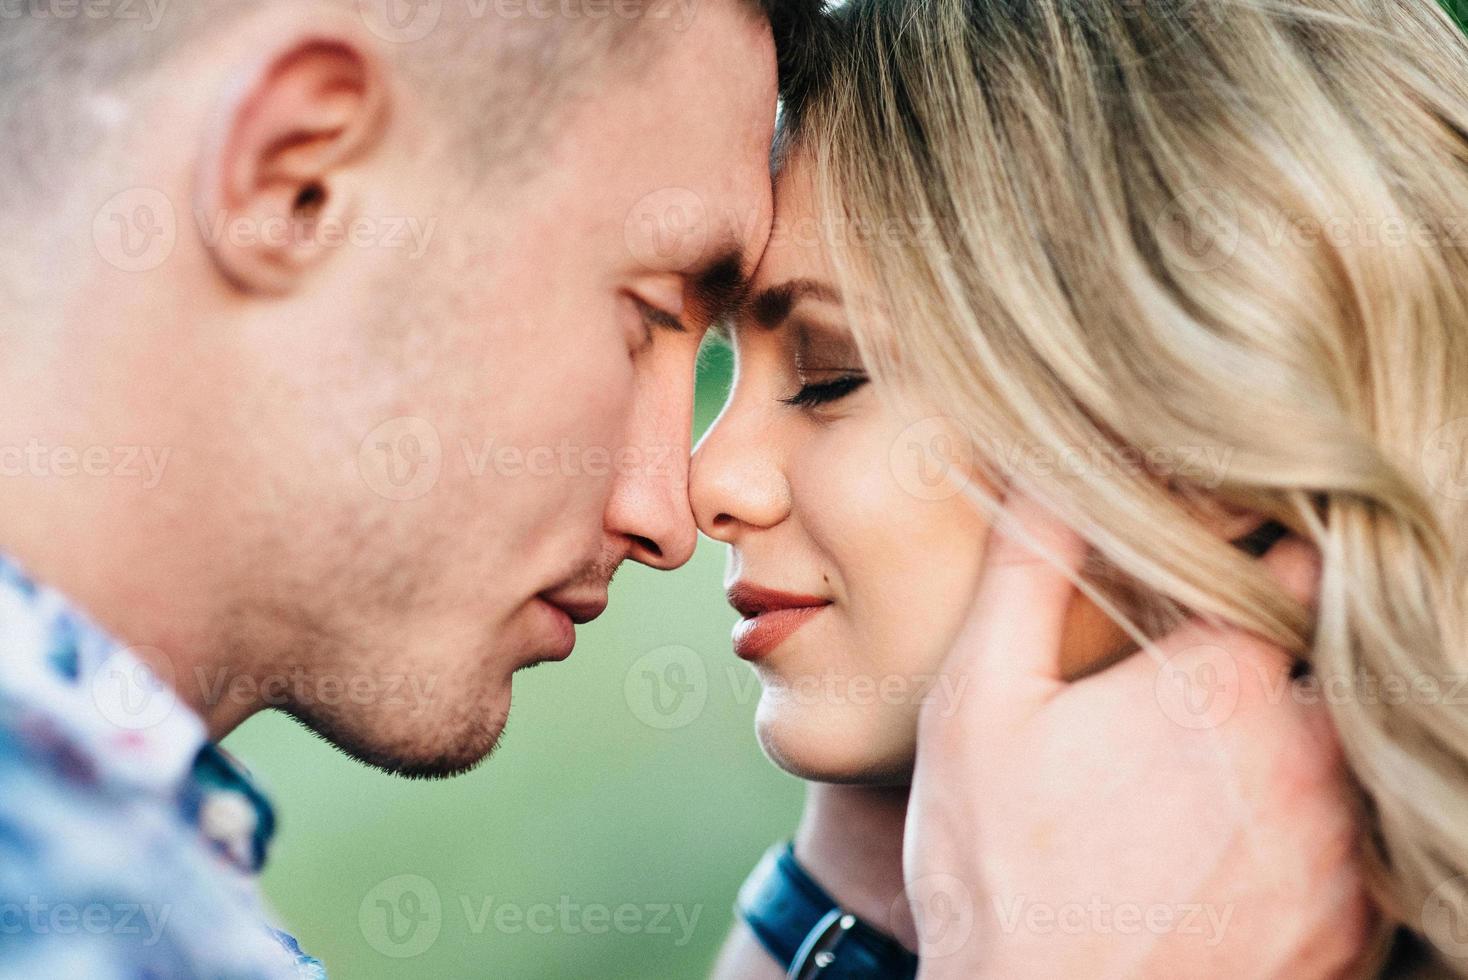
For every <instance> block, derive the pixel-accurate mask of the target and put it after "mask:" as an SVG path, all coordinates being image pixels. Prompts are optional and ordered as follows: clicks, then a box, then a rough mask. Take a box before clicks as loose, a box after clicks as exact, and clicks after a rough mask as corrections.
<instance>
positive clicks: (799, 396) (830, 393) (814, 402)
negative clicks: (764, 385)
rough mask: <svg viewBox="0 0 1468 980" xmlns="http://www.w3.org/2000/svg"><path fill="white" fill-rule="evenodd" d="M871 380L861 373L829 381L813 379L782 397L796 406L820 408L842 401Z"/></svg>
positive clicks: (787, 403)
mask: <svg viewBox="0 0 1468 980" xmlns="http://www.w3.org/2000/svg"><path fill="white" fill-rule="evenodd" d="M868 380H870V379H868V378H867V376H866V375H864V374H860V373H855V372H853V373H851V374H844V375H841V376H840V377H837V378H832V379H831V380H829V381H812V382H807V383H805V384H803V385H801V387H800V390H799V391H797V392H796V393H795V394H793V395H791V396H790V397H789V398H782V399H780V400H781V401H783V402H784V403H785V404H786V405H790V406H792V407H795V408H819V407H820V406H822V405H829V404H831V403H832V402H837V401H840V400H841V399H843V398H845V397H846V396H847V395H849V394H851V393H852V392H854V391H856V390H857V389H859V388H861V387H862V386H863V385H865V384H866V383H867V381H868Z"/></svg>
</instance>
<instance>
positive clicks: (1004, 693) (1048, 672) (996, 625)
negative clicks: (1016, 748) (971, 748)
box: [945, 492, 1087, 721]
mask: <svg viewBox="0 0 1468 980" xmlns="http://www.w3.org/2000/svg"><path fill="white" fill-rule="evenodd" d="M1086 551H1087V547H1086V543H1085V542H1084V541H1083V540H1082V539H1081V538H1080V536H1079V535H1077V534H1076V533H1075V532H1074V531H1072V530H1071V529H1070V528H1069V527H1068V526H1066V525H1065V524H1064V523H1063V522H1062V521H1061V520H1060V519H1059V518H1057V517H1056V516H1055V515H1054V514H1052V513H1051V512H1050V511H1049V510H1048V509H1047V508H1046V507H1045V506H1044V505H1042V504H1041V503H1039V502H1038V501H1036V500H1035V499H1034V498H1033V497H1030V496H1027V495H1024V494H1020V493H1013V492H1011V493H1010V494H1009V495H1008V496H1007V497H1006V499H1005V500H1004V503H1003V506H1002V509H1001V512H1000V517H999V518H998V519H997V520H996V523H995V525H994V527H993V528H992V529H991V530H990V532H989V540H988V543H987V545H986V547H985V553H984V562H983V566H982V571H981V572H980V578H979V585H978V589H977V591H976V593H975V596H974V601H973V604H972V606H971V607H970V609H969V614H968V618H967V620H966V621H965V623H964V627H963V629H962V631H961V632H960V634H959V638H958V640H957V642H956V643H955V644H954V647H953V649H952V651H951V652H950V653H949V656H948V660H947V663H946V664H945V670H946V671H947V672H948V673H949V674H950V675H954V676H953V678H952V679H953V681H954V682H955V683H957V682H960V681H964V680H965V678H967V680H971V681H972V682H973V684H972V688H971V689H972V690H975V691H978V692H983V696H982V701H983V705H982V707H981V709H980V710H981V711H983V712H984V714H985V717H986V718H987V719H988V720H990V721H995V720H1000V716H1001V715H1009V716H1012V717H1020V718H1022V717H1027V716H1028V715H1029V714H1031V713H1033V711H1034V710H1036V709H1037V708H1038V707H1039V706H1040V705H1042V704H1043V703H1044V702H1045V701H1047V700H1049V698H1050V697H1051V696H1053V695H1054V693H1055V692H1056V691H1058V690H1059V689H1060V688H1062V687H1063V686H1064V685H1063V681H1062V679H1061V671H1060V648H1061V639H1062V634H1063V632H1064V626H1065V617H1066V610H1067V609H1068V608H1069V606H1070V602H1071V599H1072V598H1073V597H1074V595H1075V586H1074V584H1073V583H1072V581H1071V576H1074V575H1075V574H1076V573H1077V572H1078V571H1079V569H1080V567H1081V563H1082V562H1083V561H1084V560H1085V557H1086Z"/></svg>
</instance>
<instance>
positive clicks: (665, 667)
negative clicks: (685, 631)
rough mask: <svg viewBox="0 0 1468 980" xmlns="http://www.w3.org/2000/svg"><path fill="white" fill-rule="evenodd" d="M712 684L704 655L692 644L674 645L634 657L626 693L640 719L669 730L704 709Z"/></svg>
mask: <svg viewBox="0 0 1468 980" xmlns="http://www.w3.org/2000/svg"><path fill="white" fill-rule="evenodd" d="M708 686H709V685H708V668H707V667H705V666H704V663H703V658H702V657H700V656H699V655H698V654H697V653H695V652H694V651H693V650H690V649H689V648H688V647H685V646H677V645H673V646H665V647H658V648H657V649H656V650H653V651H650V652H648V653H645V654H643V655H642V656H641V657H638V658H637V659H636V660H635V661H633V663H632V666H631V667H630V668H628V670H627V678H626V681H625V682H624V684H623V694H624V695H626V698H627V707H629V708H631V709H632V714H633V715H635V716H636V717H637V719H638V720H639V721H641V722H642V723H643V724H645V725H647V726H648V727H649V728H658V729H663V730H665V731H666V730H670V729H674V728H682V727H684V726H685V725H688V724H690V723H691V722H692V721H693V720H694V719H696V718H697V717H698V716H699V715H701V714H702V713H703V708H704V705H705V704H706V703H707V702H708Z"/></svg>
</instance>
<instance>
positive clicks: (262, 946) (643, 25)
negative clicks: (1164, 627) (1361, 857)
mask: <svg viewBox="0 0 1468 980" xmlns="http://www.w3.org/2000/svg"><path fill="white" fill-rule="evenodd" d="M772 6H773V7H774V9H773V10H772V11H771V10H764V9H761V8H760V7H759V6H757V5H755V4H753V3H752V2H751V0H705V2H703V3H700V4H698V5H696V6H691V5H681V6H680V5H678V4H673V3H654V4H648V5H643V6H636V7H631V6H627V5H623V6H615V5H614V6H611V7H610V8H608V7H607V6H604V5H599V4H590V3H588V4H587V5H586V6H585V7H584V8H582V7H578V6H576V5H574V4H572V5H569V6H568V5H565V4H562V5H560V6H559V7H558V8H557V10H556V11H555V12H553V16H550V17H546V16H544V9H543V8H541V7H536V6H534V5H532V4H524V5H518V4H499V5H496V4H492V3H484V4H479V3H471V2H468V0H464V2H462V3H459V2H450V0H427V2H417V3H411V4H408V3H400V2H398V0H361V2H351V0H329V2H322V0H316V2H311V3H305V2H292V0H263V2H254V3H245V2H242V0H239V2H232V0H192V2H190V3H186V4H178V5H173V6H166V5H165V6H163V7H148V8H147V12H146V15H144V16H141V17H139V16H134V15H135V14H139V13H140V8H137V7H124V6H121V5H119V6H117V7H116V8H115V9H114V8H109V7H105V6H98V5H83V6H81V7H65V8H63V7H62V6H59V5H58V6H54V7H50V8H48V7H45V6H42V5H37V4H30V5H28V6H24V7H10V8H6V9H7V10H8V11H9V12H8V13H6V15H5V21H4V23H3V25H0V27H3V30H0V120H3V126H4V131H5V133H6V139H5V140H4V142H3V144H0V153H3V154H4V155H5V156H6V158H7V159H6V161H5V162H6V172H7V176H8V179H7V180H6V181H5V182H4V183H3V184H0V214H3V215H4V218H5V227H6V232H7V234H6V237H5V246H4V248H3V251H0V281H3V288H0V336H3V338H4V351H5V356H4V357H3V358H0V465H3V467H4V471H3V480H0V554H3V556H4V557H3V559H0V624H3V630H0V909H3V911H4V912H5V915H4V917H3V918H0V933H3V934H4V936H5V945H4V946H3V947H0V949H3V953H0V972H3V973H4V974H6V975H15V976H26V977H34V976H61V977H72V976H78V977H81V976H85V977H104V976H137V975H152V976H196V975H207V976H231V977H257V976H258V977H276V976H319V975H320V973H321V967H320V964H318V963H317V962H316V961H315V960H313V959H312V958H311V957H309V956H308V955H306V954H305V953H302V952H301V951H300V950H299V949H298V948H297V947H296V946H295V943H294V941H293V940H291V939H290V938H289V937H288V936H284V935H283V934H279V933H275V932H273V931H271V930H269V929H268V928H266V927H265V926H264V925H263V913H262V912H261V909H260V903H259V900H258V897H257V895H256V892H255V889H254V886H253V881H252V876H253V875H254V874H255V873H256V872H258V870H259V867H260V865H261V863H262V862H263V860H264V857H265V852H266V848H267V845H268V842H269V837H270V831H271V828H272V824H273V817H272V814H271V811H270V808H269V805H268V803H267V802H266V801H265V800H264V798H263V797H262V796H261V795H260V794H259V793H258V791H256V790H255V789H254V787H253V786H252V785H251V784H250V783H249V780H248V778H247V777H246V776H245V775H244V774H243V773H242V772H241V771H240V770H239V769H238V767H237V766H236V765H235V764H234V763H233V762H232V761H231V760H230V759H229V758H228V757H226V756H225V755H224V754H223V753H222V752H221V751H220V750H219V749H217V748H216V747H215V745H214V743H215V742H216V741H217V740H218V739H220V738H221V737H223V736H224V735H225V734H226V733H228V732H229V731H231V730H232V729H233V728H234V727H236V726H237V725H238V724H240V723H241V722H242V721H243V720H244V719H245V718H247V717H249V716H250V715H251V714H253V713H254V712H256V711H259V710H262V709H264V708H267V707H277V708H280V709H282V710H285V711H287V712H289V713H291V714H293V715H295V716H296V717H297V718H299V719H300V720H301V721H302V722H304V723H305V724H306V725H308V726H309V727H311V728H312V729H314V730H315V731H317V732H319V733H320V734H322V735H323V736H324V737H326V738H327V739H329V740H330V741H332V742H333V743H334V744H336V745H337V746H339V747H340V748H342V749H343V750H344V751H346V752H348V753H350V754H351V755H353V756H355V757H356V758H358V759H361V760H363V761H364V762H367V763H369V764H372V765H376V766H378V767H381V768H383V769H387V770H390V771H394V772H398V773H401V774H404V775H407V776H417V777H435V776H446V775H451V774H453V773H457V772H461V771H463V770H466V769H468V768H470V767H472V766H473V765H475V764H476V763H477V762H479V761H480V760H481V759H483V758H484V757H485V756H486V755H487V754H488V753H489V752H491V751H492V749H493V747H494V745H495V742H496V740H497V738H498V737H499V735H500V732H501V730H502V728H503V726H504V721H505V715H506V713H507V711H508V705H509V695H510V686H511V678H512V675H513V673H514V672H515V671H516V670H518V669H520V668H522V667H525V666H529V665H531V664H535V663H539V662H543V661H546V660H558V659H562V658H564V657H565V656H566V655H568V654H569V653H570V650H571V647H572V645H573V644H574V639H575V634H574V624H576V623H579V622H584V621H587V620H589V619H592V618H594V617H595V616H596V615H597V614H598V613H599V612H600V611H601V609H602V608H603V606H604V604H605V602H606V588H607V583H608V581H609V579H610V577H611V574H612V572H613V570H614V569H615V568H616V567H617V565H618V564H619V563H621V562H622V561H625V560H628V559H631V560H634V561H640V562H643V563H645V564H648V565H651V566H653V567H657V568H673V567H676V566H678V565H680V564H682V563H683V562H684V561H685V560H686V559H687V558H688V556H689V554H690V552H691V549H692V547H693V543H694V530H693V523H692V518H691V515H690V512H689V506H688V501H687V497H686V476H687V458H688V444H687V443H688V436H689V431H688V430H689V424H688V423H689V415H690V411H691V400H692V375H693V363H694V357H695V354H696V351H697V348H698V346H699V342H700V339H701V335H702V332H703V330H704V328H705V327H706V326H707V325H708V324H709V322H710V321H712V320H713V319H714V318H715V317H717V316H718V315H719V314H720V313H721V312H722V311H723V310H724V309H726V308H727V307H729V306H730V305H732V304H733V303H735V302H737V301H738V299H739V296H740V293H741V289H742V283H743V280H744V277H745V276H746V275H747V274H748V272H749V271H750V270H751V269H752V268H753V267H754V265H755V263H756V262H757V260H758V258H759V256H760V254H761V252H762V251H763V248H764V245H765V240H766V237H767V236H768V234H769V227H770V220H771V216H770V207H771V205H770V182H769V176H768V171H767V166H766V155H767V151H768V147H769V143H770V138H771V133H772V128H773V127H772V124H773V116H774V106H775V99H776V92H777V78H778V76H779V75H780V74H783V75H784V81H785V82H786V86H787V90H789V89H790V86H791V85H793V84H795V83H796V82H798V80H799V77H800V71H801V68H800V63H799V60H798V59H797V58H795V57H793V56H792V52H793V51H795V50H797V49H798V47H799V37H800V31H799V28H800V26H801V25H802V23H804V22H806V21H808V20H809V19H810V18H811V17H812V16H813V7H812V6H811V5H806V4H801V3H797V2H794V0H787V2H782V3H780V4H778V5H772ZM608 10H611V11H613V12H615V11H623V12H625V11H629V10H631V11H634V14H635V15H634V16H631V17H628V16H625V15H619V14H616V13H613V14H612V15H610V16H607V15H606V11H608ZM597 11H601V12H602V13H601V14H598V13H597ZM583 15H584V16H583ZM776 39H778V40H780V41H781V42H782V48H783V50H782V53H781V58H780V59H779V63H778V64H777V53H776V45H775V43H774V41H775V40H776ZM777 68H778V69H780V70H779V71H777ZM464 447H469V448H470V449H471V450H473V451H471V452H468V453H466V452H464V451H463V448H464ZM145 668H146V669H145ZM403 677H406V679H407V682H408V683H409V685H410V686H412V687H413V689H414V690H415V691H417V692H420V693H422V694H423V695H425V697H423V698H421V699H420V701H418V702H415V703H416V704H418V706H420V707H421V710H419V711H416V712H415V713H414V715H413V716H412V717H411V718H410V717H405V713H404V712H402V711H401V710H400V708H399V703H400V702H399V701H398V700H396V699H394V698H392V697H391V696H390V694H389V691H390V690H392V689H396V687H397V686H399V685H397V684H394V685H393V686H392V687H391V688H390V686H389V685H388V683H387V681H388V679H389V678H403ZM344 692H345V695H346V696H343V695H344ZM960 743H961V740H960V739H956V738H948V739H945V740H944V741H943V742H942V743H937V745H936V749H935V752H934V753H930V754H929V755H928V757H927V758H928V759H929V760H932V761H934V762H937V761H942V760H943V759H945V758H946V759H947V762H948V765H947V766H946V768H944V769H941V770H938V769H933V768H932V767H929V769H927V770H925V771H931V772H934V773H935V775H934V776H933V777H932V778H927V779H925V780H924V785H925V786H933V785H937V786H939V787H940V788H939V789H937V790H933V789H924V788H923V787H920V792H921V793H923V794H926V795H925V796H924V799H927V800H932V799H935V798H941V797H942V796H943V794H944V792H946V791H945V790H943V789H942V788H941V787H942V786H943V785H944V784H945V783H946V784H947V786H948V787H949V790H951V791H952V794H953V798H954V799H955V800H956V801H962V800H963V799H966V798H967V797H966V796H965V795H964V793H961V792H959V790H961V789H962V790H964V792H969V791H972V788H964V787H961V786H958V785H957V783H956V781H955V779H954V776H953V774H955V773H957V774H959V776H960V778H961V774H962V773H964V772H965V771H973V769H972V767H971V766H970V767H966V766H965V762H966V761H967V760H966V757H965V755H964V753H965V751H966V749H965V746H964V745H962V744H960ZM1264 748H1265V749H1266V750H1267V748H1268V745H1265V746H1264ZM939 774H940V775H939ZM918 802H919V803H921V802H922V800H919V801H918ZM1206 803H1207V801H1206V798H1205V799H1204V800H1202V801H1201V802H1197V803H1195V804H1192V805H1196V806H1205V805H1206ZM916 809H917V810H919V811H923V810H928V811H931V810H932V809H933V808H932V807H931V806H927V807H924V806H919V807H917V808H916ZM946 826H950V824H948V823H945V822H944V821H941V820H938V819H934V820H933V821H931V822H930V823H928V824H922V825H919V826H918V827H916V828H915V833H914V835H913V839H914V840H924V841H930V842H932V844H933V846H932V847H931V850H930V853H931V854H932V855H935V856H939V855H941V856H942V858H943V861H942V862H940V863H941V865H942V867H941V868H936V867H934V866H932V864H931V862H929V863H928V864H920V863H919V862H916V861H915V862H914V867H915V868H921V870H922V871H923V872H924V873H925V874H926V875H928V876H929V877H931V875H932V874H934V873H937V872H938V871H939V870H942V871H945V872H946V871H951V872H954V873H955V874H961V875H967V874H968V873H969V871H970V870H971V869H972V866H973V864H972V862H974V861H975V860H981V859H979V858H974V857H970V856H968V852H966V851H965V850H964V849H963V845H964V844H965V841H966V836H965V835H966V831H965V830H957V831H953V832H949V833H945V827H946ZM952 826H959V825H958V824H953V825H952ZM1291 894H1293V893H1291ZM1290 897H1291V896H1289V895H1286V896H1282V897H1281V899H1280V901H1281V902H1282V903H1287V902H1288V900H1289V898H1290ZM124 916H126V921H124V920H123V917H124ZM1302 941H1303V940H1302ZM980 952H982V950H980ZM967 962H968V961H965V960H964V959H963V957H962V956H959V957H950V958H949V959H947V960H946V961H945V965H946V967H947V968H948V969H949V970H950V971H951V972H950V974H949V975H954V976H959V975H978V974H977V973H976V972H974V971H973V970H970V969H968V966H967V965H966V963H967ZM972 962H974V963H977V962H979V961H978V960H977V959H976V960H974V961H972ZM1006 969H1008V966H1006ZM991 975H1000V974H991ZM1004 975H1010V976H1017V975H1019V974H1016V973H1012V972H1011V973H1009V974H1004ZM1036 975H1039V974H1036Z"/></svg>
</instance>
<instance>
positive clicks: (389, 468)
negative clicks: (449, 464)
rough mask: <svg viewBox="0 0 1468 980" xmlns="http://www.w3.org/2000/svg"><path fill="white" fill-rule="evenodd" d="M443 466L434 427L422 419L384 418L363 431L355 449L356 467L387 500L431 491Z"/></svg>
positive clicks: (367, 481)
mask: <svg viewBox="0 0 1468 980" xmlns="http://www.w3.org/2000/svg"><path fill="white" fill-rule="evenodd" d="M442 468H443V446H442V443H441V442H440V441H439V438H438V430H437V429H435V428H434V427H433V425H432V424H431V423H429V422H428V421H427V420H425V419H420V418H414V417H412V416H403V417H400V418H395V419H388V420H387V421H386V422H384V423H382V424H381V425H379V426H378V427H377V428H375V429H373V430H372V431H371V432H369V433H367V437H366V438H365V439H363V440H362V444H361V446H359V447H358V450H357V470H358V472H360V473H361V474H362V479H363V481H364V482H365V483H366V484H367V486H368V487H369V488H371V490H372V491H373V492H374V493H376V494H378V495H380V496H383V497H386V498H387V499H388V500H415V499H417V498H418V497H421V496H423V495H424V494H425V493H427V492H428V491H430V490H432V489H433V488H434V486H435V485H436V484H437V483H438V476H439V473H440V471H441V470H442Z"/></svg>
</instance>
